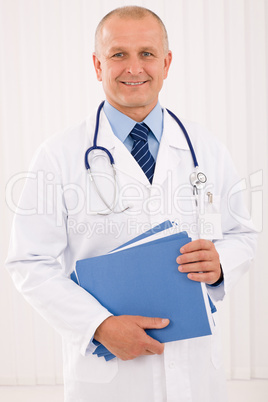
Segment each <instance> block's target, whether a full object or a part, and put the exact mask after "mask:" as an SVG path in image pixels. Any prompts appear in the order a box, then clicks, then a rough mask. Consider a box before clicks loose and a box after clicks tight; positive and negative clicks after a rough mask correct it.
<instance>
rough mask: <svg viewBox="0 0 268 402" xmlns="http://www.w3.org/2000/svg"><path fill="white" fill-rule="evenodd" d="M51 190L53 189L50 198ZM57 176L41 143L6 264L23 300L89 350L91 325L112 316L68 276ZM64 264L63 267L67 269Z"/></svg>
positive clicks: (83, 351) (84, 350)
mask: <svg viewBox="0 0 268 402" xmlns="http://www.w3.org/2000/svg"><path fill="white" fill-rule="evenodd" d="M44 183H49V185H50V189H52V188H53V189H54V193H53V196H52V197H51V191H50V190H49V186H47V188H46V186H44ZM60 183H61V177H60V174H59V169H58V168H57V166H56V161H54V160H53V161H52V159H51V158H50V156H49V154H48V152H47V151H46V147H45V145H43V146H42V147H41V148H40V150H39V151H38V152H37V155H36V157H35V158H34V161H33V163H32V166H31V168H30V171H29V172H28V179H27V180H26V184H25V186H24V190H23V193H22V196H21V199H20V202H19V206H18V210H17V213H16V215H15V218H14V222H13V228H12V234H11V241H10V248H9V253H8V257H7V260H6V268H7V270H8V271H9V273H10V274H11V276H12V279H13V281H14V283H15V286H16V287H17V289H18V290H19V291H20V292H21V293H22V295H23V296H24V298H25V299H26V300H27V301H28V302H29V303H30V304H31V305H32V306H33V307H34V308H35V309H36V310H37V311H38V312H39V313H40V314H41V315H42V316H43V317H44V318H45V319H46V320H47V321H48V322H49V323H50V324H51V325H52V326H53V327H54V328H55V329H56V330H57V332H59V333H60V334H61V335H62V337H64V338H65V340H66V341H67V342H71V343H73V344H76V346H77V345H79V349H80V352H81V354H82V355H85V354H86V353H89V352H92V351H93V350H94V348H95V346H94V345H93V344H92V343H90V340H91V338H92V336H93V335H94V332H95V330H96V328H97V327H98V326H99V325H100V323H101V322H102V321H104V320H105V319H106V318H107V317H109V316H110V315H111V314H110V313H109V311H107V310H106V309H105V308H104V307H103V306H101V305H100V304H99V302H98V301H97V300H96V299H95V298H94V297H93V296H91V295H90V294H89V293H87V292H86V291H85V290H84V289H82V288H81V287H79V286H78V285H76V284H75V283H74V282H73V281H72V280H71V279H69V273H70V272H66V271H67V269H65V268H63V266H64V265H63V264H61V263H60V257H61V256H62V253H63V251H64V250H65V248H66V247H67V241H68V235H67V231H66V223H67V213H66V209H65V207H64V201H63V192H62V186H61V184H60ZM67 268H68V267H67Z"/></svg>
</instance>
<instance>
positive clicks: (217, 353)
mask: <svg viewBox="0 0 268 402" xmlns="http://www.w3.org/2000/svg"><path fill="white" fill-rule="evenodd" d="M213 321H214V323H215V325H214V327H213V329H212V336H211V361H212V364H213V366H214V367H215V369H220V368H221V367H222V365H223V356H222V344H221V334H220V324H219V317H218V313H217V312H216V313H213Z"/></svg>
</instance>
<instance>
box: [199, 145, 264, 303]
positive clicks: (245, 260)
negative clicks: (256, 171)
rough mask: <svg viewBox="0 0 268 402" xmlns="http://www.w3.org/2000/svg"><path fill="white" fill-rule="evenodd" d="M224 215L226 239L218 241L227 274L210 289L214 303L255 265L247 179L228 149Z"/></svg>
mask: <svg viewBox="0 0 268 402" xmlns="http://www.w3.org/2000/svg"><path fill="white" fill-rule="evenodd" d="M221 160H222V168H221V169H220V171H221V172H222V177H219V180H221V181H222V183H223V186H222V190H221V214H222V232H223V238H222V239H219V240H215V241H214V244H215V247H216V250H217V252H218V253H219V257H220V262H221V265H222V269H223V273H224V281H223V282H222V283H221V284H220V285H219V286H217V287H212V286H209V285H208V286H207V288H208V292H209V295H210V297H211V298H212V299H213V300H214V301H218V300H222V299H223V298H224V296H225V295H226V294H228V293H229V292H230V291H231V289H232V288H233V287H234V286H235V285H236V284H237V282H238V281H239V279H240V278H241V276H242V275H243V274H244V273H246V272H247V271H248V269H249V267H250V266H251V263H252V260H253V258H254V254H255V251H256V243H257V232H256V230H255V229H254V226H253V223H252V221H251V218H250V214H249V212H248V210H247V208H246V205H245V200H244V198H245V188H244V187H245V186H244V185H245V180H243V179H242V180H241V179H240V178H239V176H238V174H237V171H236V169H235V166H234V164H233V161H232V159H231V156H230V154H229V152H228V151H227V149H225V148H224V152H223V155H222V158H221Z"/></svg>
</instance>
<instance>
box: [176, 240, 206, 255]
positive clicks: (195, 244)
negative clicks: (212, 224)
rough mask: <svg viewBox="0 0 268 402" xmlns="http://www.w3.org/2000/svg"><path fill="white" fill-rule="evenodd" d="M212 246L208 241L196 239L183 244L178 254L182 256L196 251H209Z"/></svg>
mask: <svg viewBox="0 0 268 402" xmlns="http://www.w3.org/2000/svg"><path fill="white" fill-rule="evenodd" d="M212 246H213V243H212V242H211V241H210V240H205V239H198V240H194V241H191V242H189V243H187V244H185V245H184V246H183V247H181V249H180V252H181V253H182V254H184V253H191V252H192V251H197V250H210V249H211V247H212Z"/></svg>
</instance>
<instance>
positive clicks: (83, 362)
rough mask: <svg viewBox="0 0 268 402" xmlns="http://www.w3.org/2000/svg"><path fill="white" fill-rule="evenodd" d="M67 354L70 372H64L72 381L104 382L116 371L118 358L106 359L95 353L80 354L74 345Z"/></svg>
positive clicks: (111, 378)
mask: <svg viewBox="0 0 268 402" xmlns="http://www.w3.org/2000/svg"><path fill="white" fill-rule="evenodd" d="M71 349H72V350H71V351H70V352H71V353H69V356H70V358H71V361H70V362H69V365H68V366H69V368H70V372H69V373H66V374H67V375H68V374H69V376H70V377H71V379H72V380H73V381H80V382H87V383H94V384H104V383H109V382H111V381H112V380H113V379H114V377H115V376H116V374H117V372H118V360H117V358H114V359H112V360H110V361H106V360H105V359H104V357H98V356H96V355H92V354H90V355H87V356H82V355H81V354H80V353H79V350H78V349H77V348H76V347H71Z"/></svg>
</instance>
